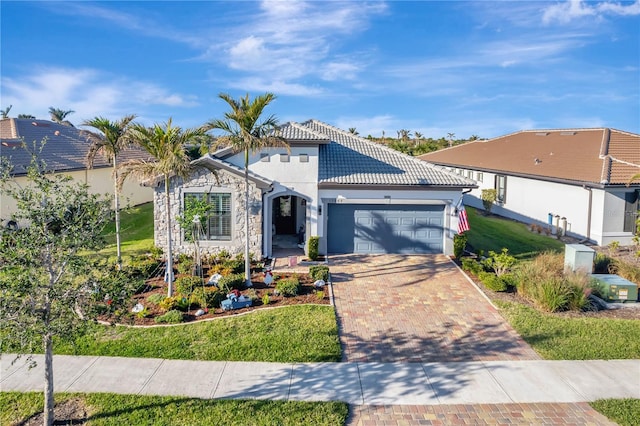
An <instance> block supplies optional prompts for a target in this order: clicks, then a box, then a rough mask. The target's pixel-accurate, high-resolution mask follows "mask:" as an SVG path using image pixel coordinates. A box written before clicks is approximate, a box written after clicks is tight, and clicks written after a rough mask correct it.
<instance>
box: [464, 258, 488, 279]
mask: <svg viewBox="0 0 640 426" xmlns="http://www.w3.org/2000/svg"><path fill="white" fill-rule="evenodd" d="M462 270H463V271H465V272H471V273H472V274H473V275H476V276H477V275H478V274H479V273H480V272H482V271H484V267H483V266H482V264H481V263H480V262H478V261H476V260H475V259H472V258H470V257H463V258H462Z"/></svg>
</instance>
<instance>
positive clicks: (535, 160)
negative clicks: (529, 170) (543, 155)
mask: <svg viewBox="0 0 640 426" xmlns="http://www.w3.org/2000/svg"><path fill="white" fill-rule="evenodd" d="M533 161H534V163H536V166H537V165H538V164H540V163H542V160H541V159H539V158H536V159H534V160H533Z"/></svg>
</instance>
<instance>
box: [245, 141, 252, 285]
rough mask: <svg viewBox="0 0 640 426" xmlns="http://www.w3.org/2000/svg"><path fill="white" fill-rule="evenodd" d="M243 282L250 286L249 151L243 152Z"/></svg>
mask: <svg viewBox="0 0 640 426" xmlns="http://www.w3.org/2000/svg"><path fill="white" fill-rule="evenodd" d="M244 228H245V233H244V236H245V240H246V241H245V245H244V280H245V285H246V286H247V287H252V286H253V284H251V260H250V259H249V150H245V152H244Z"/></svg>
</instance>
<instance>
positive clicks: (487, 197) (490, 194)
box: [480, 189, 498, 214]
mask: <svg viewBox="0 0 640 426" xmlns="http://www.w3.org/2000/svg"><path fill="white" fill-rule="evenodd" d="M480 198H482V206H483V207H484V209H485V211H486V212H487V214H489V213H491V209H492V208H493V203H495V202H496V200H497V199H498V193H497V192H496V190H495V189H483V190H482V193H481V195H480Z"/></svg>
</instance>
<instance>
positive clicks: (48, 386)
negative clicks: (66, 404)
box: [43, 296, 55, 426]
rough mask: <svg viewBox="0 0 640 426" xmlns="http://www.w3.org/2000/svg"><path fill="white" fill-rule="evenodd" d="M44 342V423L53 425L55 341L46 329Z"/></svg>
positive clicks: (47, 312)
mask: <svg viewBox="0 0 640 426" xmlns="http://www.w3.org/2000/svg"><path fill="white" fill-rule="evenodd" d="M45 310H46V313H45V330H48V329H49V314H50V312H51V302H50V301H49V297H48V296H47V298H46V302H45ZM43 343H44V424H45V425H47V426H52V425H53V422H54V420H55V419H54V416H53V407H54V405H55V402H54V400H53V342H52V337H51V333H50V332H49V331H45V333H44V337H43Z"/></svg>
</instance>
